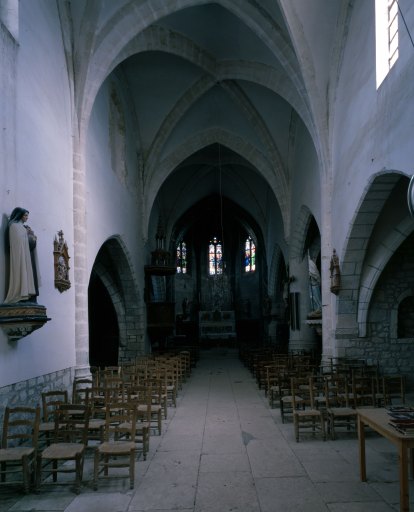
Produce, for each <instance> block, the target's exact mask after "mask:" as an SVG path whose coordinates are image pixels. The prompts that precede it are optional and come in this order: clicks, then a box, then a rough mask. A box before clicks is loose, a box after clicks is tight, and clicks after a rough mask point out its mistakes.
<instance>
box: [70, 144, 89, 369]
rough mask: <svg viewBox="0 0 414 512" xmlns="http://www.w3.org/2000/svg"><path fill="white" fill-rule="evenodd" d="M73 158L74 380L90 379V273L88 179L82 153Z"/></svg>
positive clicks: (76, 152) (77, 152)
mask: <svg viewBox="0 0 414 512" xmlns="http://www.w3.org/2000/svg"><path fill="white" fill-rule="evenodd" d="M77 146H78V148H77V149H78V151H76V148H74V157H73V226H74V228H73V229H74V237H73V238H74V285H75V350H76V367H75V377H85V376H87V375H90V367H89V326H88V273H87V261H86V210H85V175H84V161H83V156H82V154H81V151H79V144H77Z"/></svg>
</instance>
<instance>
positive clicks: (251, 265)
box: [244, 236, 256, 272]
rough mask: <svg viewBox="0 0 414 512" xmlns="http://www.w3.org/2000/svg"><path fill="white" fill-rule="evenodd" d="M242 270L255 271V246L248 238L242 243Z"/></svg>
mask: <svg viewBox="0 0 414 512" xmlns="http://www.w3.org/2000/svg"><path fill="white" fill-rule="evenodd" d="M244 270H245V272H254V271H255V270H256V246H255V244H254V242H253V240H252V238H251V237H250V236H248V237H247V238H246V242H245V243H244Z"/></svg>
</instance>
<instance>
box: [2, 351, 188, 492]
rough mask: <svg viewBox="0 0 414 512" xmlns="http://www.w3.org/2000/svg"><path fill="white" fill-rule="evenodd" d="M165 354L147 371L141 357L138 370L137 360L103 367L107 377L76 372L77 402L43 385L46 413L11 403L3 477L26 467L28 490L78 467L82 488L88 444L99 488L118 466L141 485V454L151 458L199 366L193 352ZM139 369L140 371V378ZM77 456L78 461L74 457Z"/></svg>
mask: <svg viewBox="0 0 414 512" xmlns="http://www.w3.org/2000/svg"><path fill="white" fill-rule="evenodd" d="M148 359H149V358H148ZM157 359H158V360H157V364H155V363H154V361H151V362H150V361H145V366H146V371H145V372H144V373H142V372H141V370H142V366H143V363H144V362H143V361H142V360H140V361H139V362H138V361H136V362H135V363H134V368H135V372H132V368H131V366H132V365H129V368H128V369H127V368H126V366H124V367H122V368H120V369H119V368H118V369H117V370H115V369H111V371H110V372H109V371H107V372H100V375H99V379H97V378H95V379H89V378H88V379H75V381H74V383H73V389H72V401H71V402H70V401H69V396H68V392H67V390H51V391H45V392H43V393H42V396H41V398H42V410H43V415H42V417H41V409H40V406H36V407H6V410H5V415H4V424H3V434H2V440H1V441H2V444H1V447H0V476H1V482H6V477H7V476H8V475H9V474H10V473H17V472H19V473H21V474H22V481H23V488H24V491H25V492H28V491H29V490H30V488H31V487H34V488H35V489H37V490H39V489H40V487H41V485H44V484H45V480H46V479H47V478H49V477H51V480H52V482H56V481H57V476H58V474H59V473H62V472H63V473H67V472H73V473H74V474H75V481H74V484H75V491H76V492H79V491H80V486H81V481H82V476H83V464H84V458H85V452H86V450H87V448H88V447H91V446H92V447H93V448H94V450H95V451H94V470H93V487H94V489H96V488H97V486H98V481H99V478H100V477H101V475H102V473H103V476H109V469H110V468H120V467H124V468H127V469H128V473H127V475H129V479H130V486H131V488H133V485H134V478H135V475H134V471H135V459H136V456H137V454H139V453H141V454H142V455H143V458H144V459H145V458H146V455H147V453H148V450H149V441H150V434H151V432H152V431H155V432H158V433H159V434H161V430H162V427H161V424H162V418H163V417H164V418H165V417H167V406H176V393H177V388H179V387H180V386H182V382H184V380H185V379H187V378H188V376H189V374H190V371H191V363H190V361H189V360H188V359H187V355H186V354H184V357H183V355H180V356H179V358H178V359H177V358H175V359H174V358H173V357H168V363H167V362H166V361H165V360H164V361H162V362H161V358H157ZM177 361H178V362H177ZM183 361H184V363H183ZM166 367H168V368H171V367H173V368H174V367H175V370H174V371H173V375H174V376H173V377H172V380H171V381H169V389H168V390H167V387H164V384H165V383H166V382H168V379H167V377H166V375H167V374H168V372H167V371H163V369H165V368H166ZM177 367H179V369H178V370H177ZM138 368H140V370H139V371H138ZM150 368H151V371H150ZM108 370H109V369H108ZM132 373H134V374H135V375H137V374H138V375H139V378H132V377H131V374H132ZM127 375H129V377H127ZM144 375H145V377H146V380H144V377H143V376H144ZM160 375H163V377H160ZM175 379H180V382H177V381H176V380H175ZM69 461H71V462H72V464H67V462H69Z"/></svg>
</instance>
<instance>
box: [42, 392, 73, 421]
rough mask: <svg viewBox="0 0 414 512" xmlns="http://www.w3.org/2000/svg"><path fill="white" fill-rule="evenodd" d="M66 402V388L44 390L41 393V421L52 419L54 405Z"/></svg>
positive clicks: (67, 398) (53, 416) (67, 400)
mask: <svg viewBox="0 0 414 512" xmlns="http://www.w3.org/2000/svg"><path fill="white" fill-rule="evenodd" d="M68 402H69V397H68V392H67V391H66V390H52V391H44V392H43V393H42V413H43V421H54V418H55V409H56V407H58V406H59V405H61V404H67V403H68Z"/></svg>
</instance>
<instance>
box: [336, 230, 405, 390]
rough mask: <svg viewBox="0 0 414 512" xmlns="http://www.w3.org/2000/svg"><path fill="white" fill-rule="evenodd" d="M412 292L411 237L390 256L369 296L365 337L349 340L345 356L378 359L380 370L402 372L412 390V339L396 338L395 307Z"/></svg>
mask: <svg viewBox="0 0 414 512" xmlns="http://www.w3.org/2000/svg"><path fill="white" fill-rule="evenodd" d="M409 295H414V237H413V236H410V237H409V238H408V239H407V240H406V241H405V242H404V243H403V244H402V245H401V246H400V248H399V249H398V251H397V252H396V253H395V254H394V256H393V257H392V258H391V259H390V261H389V263H388V265H387V266H386V268H385V270H384V272H383V274H382V276H381V277H380V279H379V281H378V283H377V285H376V287H375V290H374V294H373V296H372V301H371V304H370V309H369V313H368V321H367V337H366V338H356V339H352V340H349V342H348V344H347V345H348V346H347V348H346V356H348V357H358V358H365V359H367V361H368V362H373V363H375V362H378V363H379V366H380V369H381V371H382V372H383V373H387V374H391V373H398V374H404V375H405V376H406V378H407V384H408V387H409V388H411V390H413V389H414V339H413V338H398V329H397V327H398V325H397V323H398V306H399V304H400V302H401V301H402V300H403V299H404V298H405V297H407V296H409Z"/></svg>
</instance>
